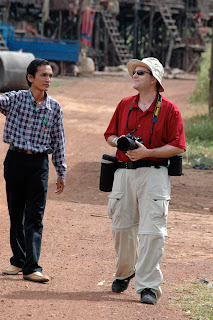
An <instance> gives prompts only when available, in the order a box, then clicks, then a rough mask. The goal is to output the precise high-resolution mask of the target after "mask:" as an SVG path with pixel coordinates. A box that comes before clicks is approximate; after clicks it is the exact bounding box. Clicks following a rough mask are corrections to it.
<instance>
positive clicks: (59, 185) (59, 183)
mask: <svg viewBox="0 0 213 320" xmlns="http://www.w3.org/2000/svg"><path fill="white" fill-rule="evenodd" d="M64 187H65V180H64V179H63V178H58V179H57V182H56V191H55V193H56V194H60V193H62V192H63V191H64Z"/></svg>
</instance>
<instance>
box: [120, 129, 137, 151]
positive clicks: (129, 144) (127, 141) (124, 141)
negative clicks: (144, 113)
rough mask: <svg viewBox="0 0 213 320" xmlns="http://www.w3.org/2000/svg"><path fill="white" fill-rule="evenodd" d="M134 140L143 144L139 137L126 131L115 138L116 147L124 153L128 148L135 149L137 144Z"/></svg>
mask: <svg viewBox="0 0 213 320" xmlns="http://www.w3.org/2000/svg"><path fill="white" fill-rule="evenodd" d="M135 141H138V142H140V143H141V144H143V141H142V139H141V138H140V137H134V136H132V135H131V134H130V133H128V134H127V135H126V136H125V137H121V138H119V139H118V140H117V149H118V150H119V151H122V152H124V153H125V152H127V151H129V150H133V149H137V148H138V145H137V144H136V143H135Z"/></svg>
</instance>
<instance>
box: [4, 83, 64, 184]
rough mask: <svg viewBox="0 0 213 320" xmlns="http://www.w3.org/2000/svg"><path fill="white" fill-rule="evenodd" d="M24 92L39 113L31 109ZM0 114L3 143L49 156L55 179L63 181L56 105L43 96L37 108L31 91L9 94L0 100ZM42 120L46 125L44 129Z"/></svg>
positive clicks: (60, 120) (60, 116)
mask: <svg viewBox="0 0 213 320" xmlns="http://www.w3.org/2000/svg"><path fill="white" fill-rule="evenodd" d="M27 92H28V94H29V97H30V100H31V102H32V104H33V106H34V107H35V109H36V110H37V112H38V113H37V112H36V111H35V110H34V108H33V107H32V106H31V104H30V101H29V99H28V96H27ZM0 112H1V113H2V114H4V115H5V116H6V122H5V127H4V134H3V141H4V142H6V143H9V144H10V145H13V146H15V147H17V148H20V149H24V150H29V151H35V152H46V153H51V152H52V162H53V164H54V166H55V169H56V172H57V174H58V177H59V178H65V175H66V164H65V137H64V127H63V112H62V109H61V107H60V105H59V103H58V102H57V101H56V100H55V99H53V98H51V97H50V96H48V95H46V99H45V101H44V102H43V104H42V105H41V106H40V107H39V108H37V104H36V101H35V99H34V97H33V95H32V94H31V90H30V89H29V90H28V91H27V90H20V91H18V92H16V91H10V92H7V93H4V94H2V95H1V96H0ZM42 119H43V120H44V122H46V123H47V125H46V126H45V127H44V123H43V121H42Z"/></svg>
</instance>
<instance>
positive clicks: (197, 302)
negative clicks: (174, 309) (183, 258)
mask: <svg viewBox="0 0 213 320" xmlns="http://www.w3.org/2000/svg"><path fill="white" fill-rule="evenodd" d="M176 291H177V292H178V293H181V297H178V298H175V302H174V304H175V306H178V307H180V308H181V309H183V310H184V311H185V317H187V318H188V319H193V320H213V294H212V291H213V289H212V286H208V285H207V284H203V283H198V282H197V281H196V282H193V283H191V284H190V285H187V286H183V287H181V288H178V289H176Z"/></svg>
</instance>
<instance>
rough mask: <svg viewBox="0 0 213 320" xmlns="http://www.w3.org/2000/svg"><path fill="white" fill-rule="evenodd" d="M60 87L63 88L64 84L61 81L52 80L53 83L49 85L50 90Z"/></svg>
mask: <svg viewBox="0 0 213 320" xmlns="http://www.w3.org/2000/svg"><path fill="white" fill-rule="evenodd" d="M61 86H64V82H63V81H62V80H59V79H57V80H56V79H53V81H52V83H51V88H57V87H61Z"/></svg>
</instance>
